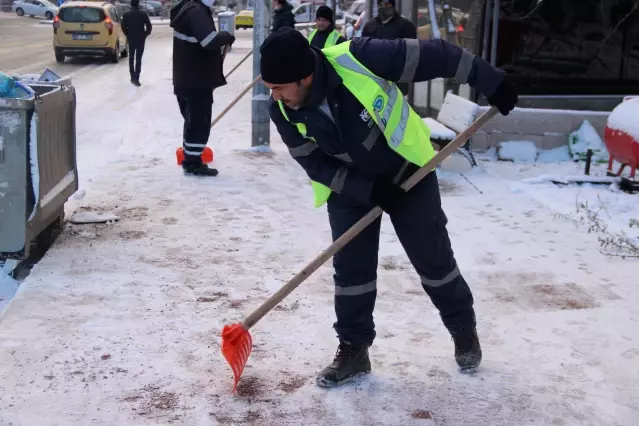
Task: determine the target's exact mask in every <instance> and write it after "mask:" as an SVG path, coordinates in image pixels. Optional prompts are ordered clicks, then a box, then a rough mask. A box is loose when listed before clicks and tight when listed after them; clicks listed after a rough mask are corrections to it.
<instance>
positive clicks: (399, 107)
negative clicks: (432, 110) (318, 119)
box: [278, 41, 435, 207]
mask: <svg viewBox="0 0 639 426" xmlns="http://www.w3.org/2000/svg"><path fill="white" fill-rule="evenodd" d="M349 46H350V41H347V42H344V43H341V44H338V45H335V46H333V47H330V48H325V49H322V53H323V54H324V56H325V57H326V59H327V60H328V61H329V63H330V64H331V65H332V66H333V68H334V69H335V71H336V72H337V74H339V76H340V77H341V78H342V84H344V86H345V87H346V88H347V89H348V91H349V92H351V93H352V94H353V95H354V96H355V97H356V98H357V100H358V101H359V102H360V103H361V104H362V105H363V106H364V108H366V110H367V111H368V113H369V114H370V115H371V117H372V118H373V120H374V121H375V123H376V124H377V126H378V127H379V129H380V130H381V131H382V132H383V134H384V138H385V139H386V142H387V143H388V145H389V147H390V148H391V149H392V150H393V151H395V152H397V153H398V154H399V155H400V156H402V157H403V158H404V159H405V160H407V161H409V162H411V163H413V164H416V165H417V166H419V167H421V166H423V165H424V164H426V162H427V161H429V160H430V159H431V158H433V157H434V156H435V151H434V149H433V145H432V144H431V142H430V129H429V128H428V126H427V125H426V123H425V122H424V121H423V120H422V119H421V117H420V116H419V115H417V113H416V112H415V111H413V109H412V108H411V107H410V105H408V102H407V101H406V99H404V96H403V95H402V93H401V91H400V90H399V88H398V87H397V85H396V84H395V83H393V82H390V81H387V80H384V79H382V78H379V77H378V76H376V75H375V74H373V73H372V72H371V71H370V70H368V69H367V68H366V67H365V66H364V65H362V64H361V63H360V62H359V61H358V60H357V59H356V58H355V57H354V56H353V55H351V53H350V51H349ZM410 60H411V58H408V57H407V58H406V61H410ZM278 104H279V107H280V110H281V111H282V114H283V116H284V118H285V119H286V120H287V121H289V122H290V120H289V119H288V115H287V114H286V112H285V108H284V104H283V103H282V102H281V101H279V102H278ZM293 124H295V126H296V127H297V130H298V132H299V133H300V134H301V135H302V136H303V137H305V138H307V139H311V140H313V141H315V140H314V139H313V138H311V137H308V136H306V125H305V124H304V123H293ZM313 191H314V195H315V197H314V198H315V207H319V206H321V205H322V204H324V203H325V202H326V201H327V200H328V197H330V195H331V194H330V193H331V190H330V188H328V187H327V186H325V185H322V184H320V183H317V182H313Z"/></svg>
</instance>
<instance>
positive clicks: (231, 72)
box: [224, 50, 253, 78]
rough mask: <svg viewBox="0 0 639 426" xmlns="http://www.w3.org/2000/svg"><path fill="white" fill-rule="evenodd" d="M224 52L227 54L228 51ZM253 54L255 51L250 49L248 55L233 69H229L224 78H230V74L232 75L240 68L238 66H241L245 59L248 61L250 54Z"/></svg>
mask: <svg viewBox="0 0 639 426" xmlns="http://www.w3.org/2000/svg"><path fill="white" fill-rule="evenodd" d="M224 54H225V55H226V52H224ZM252 54H253V51H252V50H249V52H248V53H247V54H246V56H244V57H243V58H242V59H241V60H240V62H238V63H237V64H235V66H234V67H233V68H232V69H231V71H229V73H228V74H226V75H225V76H224V78H229V76H230V75H231V74H233V71H235V70H236V69H238V67H239V66H240V65H242V64H243V63H244V61H246V60H247V59H248V58H249V56H251V55H252Z"/></svg>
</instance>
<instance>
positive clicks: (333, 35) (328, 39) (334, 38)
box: [308, 28, 339, 48]
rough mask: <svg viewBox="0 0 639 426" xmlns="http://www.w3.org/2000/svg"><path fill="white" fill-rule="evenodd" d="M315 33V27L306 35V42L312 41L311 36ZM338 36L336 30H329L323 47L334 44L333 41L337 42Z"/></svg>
mask: <svg viewBox="0 0 639 426" xmlns="http://www.w3.org/2000/svg"><path fill="white" fill-rule="evenodd" d="M315 34H317V28H316V29H314V30H313V32H312V33H311V34H309V36H308V43H309V44H310V43H311V42H312V41H313V37H315ZM338 38H339V33H338V32H337V30H333V31H331V33H330V34H329V35H328V37H326V41H325V42H324V46H322V47H323V48H324V47H332V46H335V43H337V39H338Z"/></svg>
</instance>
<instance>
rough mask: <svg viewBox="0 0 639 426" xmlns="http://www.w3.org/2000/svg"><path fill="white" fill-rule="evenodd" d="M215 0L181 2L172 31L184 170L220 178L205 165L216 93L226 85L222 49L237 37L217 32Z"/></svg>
mask: <svg viewBox="0 0 639 426" xmlns="http://www.w3.org/2000/svg"><path fill="white" fill-rule="evenodd" d="M212 4H213V0H182V1H181V2H180V3H178V4H177V5H175V6H174V7H173V8H172V9H171V13H170V19H171V21H170V25H171V27H172V28H173V30H174V31H173V92H174V93H175V96H176V98H177V101H178V106H179V107H180V112H181V114H182V117H183V118H184V131H183V140H182V147H183V149H184V161H183V162H182V167H183V169H184V172H185V173H187V174H193V175H198V176H217V174H218V171H217V170H216V169H213V168H209V167H208V166H207V165H206V164H203V163H202V158H201V155H202V152H203V151H204V148H205V147H206V144H207V143H208V140H209V136H210V133H211V114H212V108H213V91H214V90H215V89H216V88H217V87H220V86H224V85H225V84H226V79H225V78H224V73H223V59H224V58H223V54H222V51H223V48H224V46H227V45H232V44H233V42H234V41H235V37H234V36H233V35H232V34H230V33H228V32H227V31H220V32H218V31H217V29H216V28H215V22H214V21H213V14H212V12H211V5H212Z"/></svg>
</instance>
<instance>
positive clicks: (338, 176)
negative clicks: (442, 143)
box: [269, 37, 504, 203]
mask: <svg viewBox="0 0 639 426" xmlns="http://www.w3.org/2000/svg"><path fill="white" fill-rule="evenodd" d="M407 43H411V44H412V43H414V44H415V49H412V48H407ZM349 50H350V52H351V54H352V55H353V56H355V58H356V59H357V60H358V61H359V62H361V63H362V64H363V65H364V66H365V67H367V68H368V69H369V70H370V71H371V72H373V73H374V74H376V75H377V76H379V77H381V78H383V79H386V80H389V81H393V82H397V81H399V80H400V77H401V78H402V80H403V81H408V82H419V81H426V80H432V79H435V78H440V77H445V78H453V77H454V78H456V79H458V82H459V83H462V84H463V83H468V84H469V85H470V86H471V87H474V88H475V89H477V90H478V91H479V92H480V93H482V94H484V95H485V96H487V97H488V96H491V95H492V94H493V93H494V92H495V90H496V89H497V86H498V85H499V84H500V83H501V81H502V80H503V75H504V73H503V71H501V70H499V69H497V68H494V67H492V66H491V65H490V64H489V63H487V62H486V61H485V60H483V59H481V58H480V57H477V56H475V57H473V56H472V55H471V54H470V53H468V52H467V51H464V52H462V49H460V48H459V47H457V46H455V45H453V44H451V43H448V42H446V41H443V40H420V41H413V40H410V41H406V40H403V39H398V40H376V39H371V38H366V37H361V38H357V39H354V40H352V41H351V42H350V45H349ZM313 51H314V52H315V53H316V68H315V73H314V75H313V83H312V87H311V92H310V96H309V100H308V102H307V103H306V105H305V106H304V107H302V108H300V109H298V110H293V109H290V108H286V113H287V115H288V117H289V118H290V120H291V121H292V122H293V123H304V124H306V129H307V135H308V136H309V137H313V138H314V139H315V142H313V141H311V140H309V139H305V138H303V137H302V136H301V135H300V134H299V132H298V131H297V128H296V127H295V126H294V125H293V124H291V123H289V122H288V121H287V120H286V119H285V118H284V116H283V115H282V113H281V111H280V109H279V107H278V105H277V102H275V101H274V100H273V98H272V97H271V100H270V104H269V114H270V117H271V119H272V120H273V122H274V123H275V125H276V127H277V130H278V132H279V133H280V135H281V137H282V140H283V141H284V143H285V144H286V145H287V147H288V149H289V152H290V153H291V155H292V156H293V157H294V158H295V160H296V161H297V162H298V163H299V164H300V165H301V166H302V167H303V168H304V170H305V171H306V173H307V174H308V176H309V177H310V178H311V179H312V180H314V181H317V182H320V183H322V184H324V185H326V186H328V187H330V188H331V189H333V191H335V192H337V193H340V194H344V195H347V196H349V197H352V198H354V199H356V200H359V201H361V202H363V203H370V202H372V200H371V190H372V187H373V183H374V182H375V179H377V178H381V177H384V178H388V179H394V178H395V177H396V176H397V175H398V173H399V172H400V169H402V168H403V166H404V164H405V160H404V159H403V158H402V157H401V156H400V155H399V154H397V153H395V151H393V150H392V149H391V148H390V147H389V146H388V144H387V142H386V139H385V138H384V135H383V134H382V133H381V131H380V129H379V127H378V126H377V124H375V122H374V121H373V119H372V118H371V117H370V115H369V114H368V111H367V110H366V109H365V108H364V106H362V104H361V103H360V102H359V101H358V100H357V98H355V96H354V95H353V94H352V93H351V92H350V91H349V90H348V89H346V87H345V86H344V85H343V84H342V80H341V78H340V77H339V75H338V74H337V72H336V71H335V69H334V68H333V67H332V66H331V65H330V63H329V62H328V61H327V60H326V58H324V56H323V55H322V53H321V52H320V51H319V50H317V49H315V48H313ZM407 51H408V52H410V53H411V54H410V55H409V56H408V60H407V54H406V53H407ZM415 62H416V67H415V69H414V73H410V72H409V73H408V74H412V75H407V72H406V71H405V68H407V69H410V67H405V64H407V63H408V64H411V63H412V64H414V63H415ZM324 99H326V100H327V103H328V107H329V109H330V112H331V115H332V118H331V117H329V116H328V115H327V114H326V113H325V112H323V111H322V110H321V109H320V108H319V105H321V104H322V101H323V100H324ZM333 120H334V122H333Z"/></svg>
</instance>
